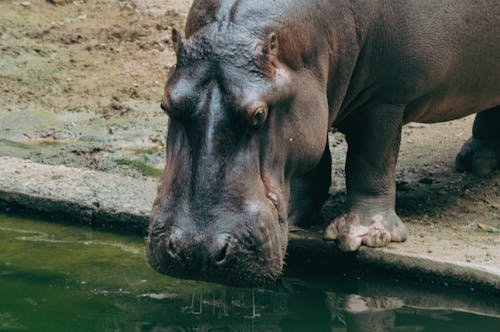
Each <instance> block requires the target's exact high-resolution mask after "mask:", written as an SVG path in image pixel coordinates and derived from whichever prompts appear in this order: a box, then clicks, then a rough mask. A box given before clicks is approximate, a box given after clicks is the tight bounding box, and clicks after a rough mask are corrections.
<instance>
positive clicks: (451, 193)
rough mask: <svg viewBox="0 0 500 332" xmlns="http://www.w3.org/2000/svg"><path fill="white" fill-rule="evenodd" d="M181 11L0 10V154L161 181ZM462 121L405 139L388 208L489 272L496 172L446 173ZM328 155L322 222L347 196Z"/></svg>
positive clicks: (107, 1) (498, 203)
mask: <svg viewBox="0 0 500 332" xmlns="http://www.w3.org/2000/svg"><path fill="white" fill-rule="evenodd" d="M54 3H55V4H54ZM190 3H191V1H189V0H165V1H159V0H154V1H146V0H82V1H71V0H53V1H43V0H37V1H1V2H0V98H1V100H2V108H1V109H0V155H5V156H16V157H22V158H29V159H31V160H33V161H36V162H41V163H48V164H64V165H68V166H75V167H86V168H92V169H98V170H103V171H107V172H113V173H119V174H126V175H131V176H154V177H157V176H159V174H160V173H161V168H162V165H163V159H164V150H165V135H166V125H167V118H166V116H165V115H164V114H163V113H162V112H161V110H160V108H159V102H160V98H161V94H162V87H163V84H164V81H165V78H166V74H167V71H168V68H169V67H170V66H172V65H173V64H174V61H175V58H174V54H173V51H172V48H171V45H170V41H169V36H170V31H171V28H172V27H173V26H175V27H182V26H183V22H184V20H185V18H186V15H187V12H188V9H189V5H190ZM472 121H473V116H471V117H467V118H464V119H460V120H457V121H453V122H448V123H441V124H433V125H424V124H409V125H407V126H406V127H405V128H404V132H403V139H402V148H401V154H400V160H399V165H398V181H397V188H398V202H397V209H398V212H399V214H400V215H401V216H402V218H403V220H404V221H405V222H407V223H410V224H413V225H414V227H413V232H414V233H415V229H416V230H417V233H416V234H413V235H412V236H414V237H420V238H425V237H426V236H428V235H431V234H432V235H433V234H434V233H442V234H448V235H450V234H455V233H456V234H461V235H460V236H457V245H467V243H468V242H470V241H480V242H481V241H483V242H484V243H485V247H484V250H479V251H478V250H475V251H474V252H471V253H470V256H471V258H470V259H472V260H478V259H479V260H481V261H484V262H487V261H488V260H489V259H491V258H489V257H491V255H492V251H495V250H496V251H497V252H498V251H500V250H499V248H500V172H496V173H495V174H493V175H491V176H488V177H487V178H475V177H472V176H471V175H468V174H460V173H457V172H455V170H454V158H455V155H456V154H457V152H458V151H459V149H460V147H461V146H462V144H463V143H464V142H465V141H466V140H467V139H468V137H469V136H470V132H471V125H472ZM331 145H332V152H333V159H334V170H333V179H334V185H333V186H332V194H334V193H336V194H335V195H333V197H332V199H331V200H330V201H329V202H328V204H327V205H326V207H325V213H324V214H325V216H326V218H328V217H330V216H332V215H335V214H338V213H340V212H341V211H342V204H341V203H342V202H343V191H344V190H345V184H344V177H343V164H344V161H345V151H346V146H345V142H344V139H343V138H342V136H341V135H339V134H332V136H331ZM450 232H451V233H450ZM452 237H453V236H452ZM414 245H415V246H416V247H415V249H416V250H417V249H419V248H418V241H417V242H416V244H414ZM425 250H430V251H432V250H439V244H437V247H436V248H431V249H425ZM465 260H466V261H468V260H469V258H467V257H466V258H465ZM469 261H470V260H469Z"/></svg>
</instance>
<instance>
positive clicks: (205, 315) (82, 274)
mask: <svg viewBox="0 0 500 332" xmlns="http://www.w3.org/2000/svg"><path fill="white" fill-rule="evenodd" d="M299 271H301V272H302V273H301V275H300V278H295V277H293V276H292V275H291V274H289V275H288V276H287V277H286V278H284V279H282V280H281V282H280V283H278V284H276V285H273V286H272V287H269V288H264V289H241V288H232V287H224V286H220V285H214V284H208V283H198V282H190V281H182V280H178V279H172V278H168V277H165V276H163V275H159V274H157V273H155V272H153V271H152V270H151V269H149V267H148V266H147V263H146V260H145V257H144V243H143V242H142V240H140V239H137V238H135V237H127V236H119V235H116V234H109V233H103V232H97V231H90V230H88V229H86V228H78V227H74V226H67V225H54V224H48V223H43V222H32V221H29V220H19V219H14V218H10V217H6V216H2V215H0V331H3V330H8V331H10V330H30V331H31V330H34V331H292V332H293V331H301V332H302V331H331V332H340V331H423V330H425V331H471V330H478V331H498V326H500V301H498V298H495V297H489V296H482V295H476V294H474V293H456V292H453V291H449V292H448V291H446V290H443V288H429V287H428V286H425V285H418V284H414V285H408V284H403V283H399V282H397V281H395V280H393V279H373V278H372V276H371V275H370V273H368V272H365V273H363V274H361V275H360V274H359V273H358V272H357V271H354V272H352V273H351V272H348V271H347V272H345V273H340V274H339V273H337V274H330V273H326V272H325V271H323V273H322V274H321V276H320V277H314V275H309V276H305V275H304V274H303V272H304V270H303V269H302V270H301V269H299Z"/></svg>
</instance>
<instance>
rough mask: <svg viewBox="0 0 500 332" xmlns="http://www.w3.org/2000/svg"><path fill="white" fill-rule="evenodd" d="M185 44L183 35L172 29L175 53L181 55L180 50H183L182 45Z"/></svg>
mask: <svg viewBox="0 0 500 332" xmlns="http://www.w3.org/2000/svg"><path fill="white" fill-rule="evenodd" d="M183 44H184V38H183V37H182V35H181V33H180V32H179V31H177V29H176V28H172V45H173V46H174V51H175V53H176V54H179V50H181V49H182V45H183Z"/></svg>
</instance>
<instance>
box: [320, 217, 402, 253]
mask: <svg viewBox="0 0 500 332" xmlns="http://www.w3.org/2000/svg"><path fill="white" fill-rule="evenodd" d="M372 221H373V222H372V224H371V225H369V226H365V225H362V224H361V220H360V218H359V215H357V214H356V215H350V214H344V215H341V216H339V217H337V218H335V219H334V220H333V221H332V222H331V223H330V225H329V226H328V227H327V228H326V230H325V234H324V238H325V240H336V241H337V243H338V246H339V248H340V250H342V251H356V250H358V249H359V247H360V246H361V245H362V244H364V245H367V246H369V247H384V246H387V245H388V244H389V243H390V242H391V240H392V241H398V240H400V238H401V235H400V234H399V233H400V232H399V229H398V227H395V228H394V229H393V231H392V232H390V231H388V230H387V229H386V228H385V226H384V217H383V216H382V215H380V214H376V215H374V216H373V217H372Z"/></svg>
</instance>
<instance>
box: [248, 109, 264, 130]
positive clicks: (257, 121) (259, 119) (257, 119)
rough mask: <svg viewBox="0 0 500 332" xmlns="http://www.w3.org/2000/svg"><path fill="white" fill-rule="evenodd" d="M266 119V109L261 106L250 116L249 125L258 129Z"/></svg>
mask: <svg viewBox="0 0 500 332" xmlns="http://www.w3.org/2000/svg"><path fill="white" fill-rule="evenodd" d="M266 117H267V109H266V108H265V107H263V106H261V107H259V108H257V110H255V112H254V113H253V114H252V119H251V125H252V127H255V128H256V127H259V126H261V125H262V124H263V123H264V122H265V121H266Z"/></svg>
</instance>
